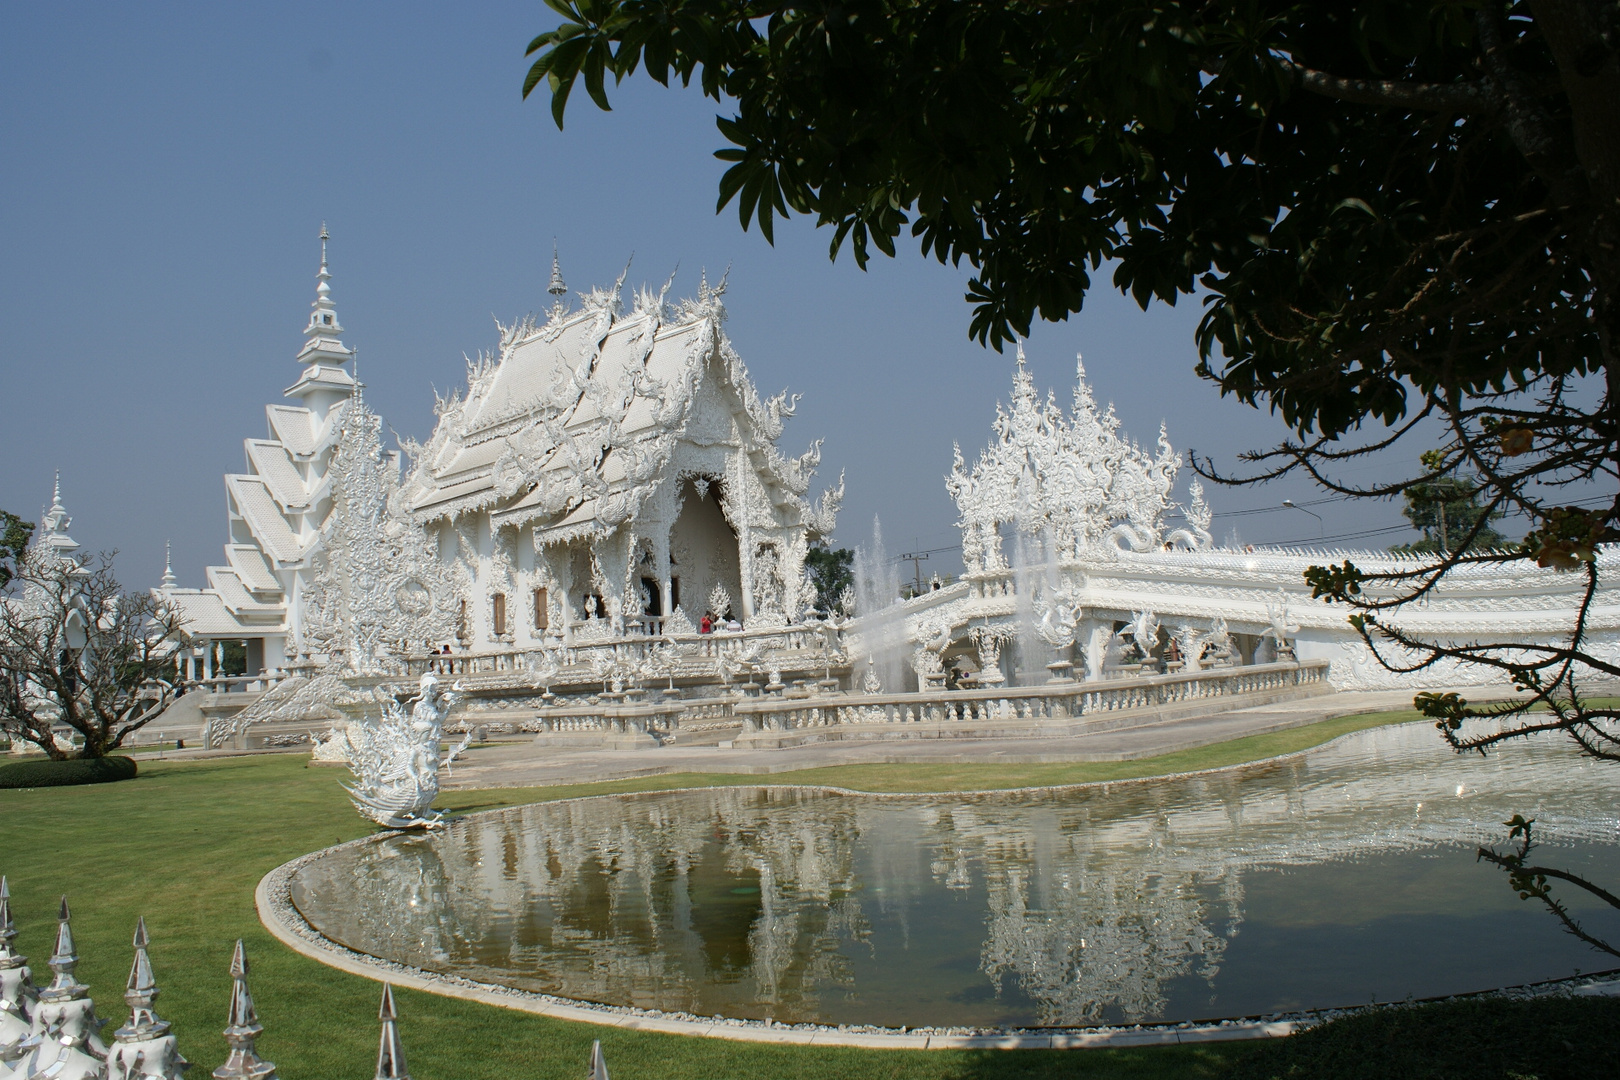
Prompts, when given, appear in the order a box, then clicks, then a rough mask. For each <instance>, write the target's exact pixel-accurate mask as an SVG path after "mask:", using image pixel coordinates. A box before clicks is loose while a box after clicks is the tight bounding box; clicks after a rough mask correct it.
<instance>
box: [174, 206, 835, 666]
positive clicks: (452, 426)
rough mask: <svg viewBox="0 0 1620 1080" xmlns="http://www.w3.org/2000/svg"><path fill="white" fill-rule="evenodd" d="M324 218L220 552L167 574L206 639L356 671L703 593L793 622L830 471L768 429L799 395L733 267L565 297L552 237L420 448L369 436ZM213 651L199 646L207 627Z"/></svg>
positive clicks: (824, 521)
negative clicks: (291, 367)
mask: <svg viewBox="0 0 1620 1080" xmlns="http://www.w3.org/2000/svg"><path fill="white" fill-rule="evenodd" d="M326 240H327V234H326V231H325V229H324V227H323V229H322V232H321V268H320V272H319V274H318V276H317V281H318V285H317V289H316V299H315V302H314V304H313V310H312V312H311V315H310V320H309V324H308V326H307V327H306V328H305V331H304V333H305V337H306V341H305V344H304V347H303V349H302V350H301V351H300V352H299V353H298V356H297V361H298V363H299V364H301V365H303V373H302V375H301V376H300V378H299V379H298V380H297V381H296V382H295V383H294V384H293V385H292V386H291V387H290V388H289V389H288V390H287V391H286V396H287V397H288V398H290V399H292V400H293V401H295V402H296V403H297V404H295V405H270V406H267V407H266V410H265V411H266V414H267V417H268V420H269V431H268V437H267V438H263V439H248V440H245V443H244V446H245V449H246V464H247V467H246V469H245V471H244V472H242V473H238V474H232V475H227V476H226V477H225V488H226V496H227V511H228V522H229V530H230V532H229V543H227V544H226V547H225V556H226V562H225V565H222V566H212V567H209V568H208V587H207V588H205V589H181V588H178V587H177V585H176V583H175V581H174V579H173V575H172V574H169V573H166V574H165V579H164V586H163V590H162V591H163V592H164V594H165V595H166V596H167V597H168V598H169V599H170V600H171V601H172V602H173V603H174V604H176V605H177V606H178V607H179V608H180V609H181V611H182V612H183V613H184V615H185V617H186V620H187V625H188V629H189V630H190V632H191V633H192V634H193V636H194V637H196V638H199V639H202V640H203V641H204V642H207V641H217V640H242V641H246V642H247V656H248V659H247V672H248V673H249V674H254V673H257V672H258V671H260V670H267V671H274V670H275V669H277V668H281V667H287V666H295V665H302V664H308V663H316V664H325V663H328V662H331V661H340V662H341V665H342V666H343V667H344V668H346V669H348V670H350V671H352V672H356V673H361V674H364V673H370V672H380V671H382V670H385V669H389V668H390V664H389V662H388V658H389V657H398V656H400V655H403V654H407V653H418V654H420V653H422V652H424V651H437V650H438V649H439V648H441V647H442V646H444V645H447V644H450V643H451V642H455V643H456V644H457V645H458V646H459V647H460V648H461V649H463V650H466V649H470V650H473V651H490V650H497V651H498V650H502V649H511V648H521V647H531V648H533V647H541V646H546V647H553V648H555V647H561V646H563V645H566V644H572V643H574V642H575V641H576V640H577V641H592V640H602V639H605V638H609V637H615V636H619V635H622V634H625V633H638V632H639V633H644V634H646V633H657V632H659V631H660V630H661V629H662V628H663V626H664V624H665V622H666V621H669V624H670V628H671V629H672V630H685V631H688V632H690V631H691V630H692V629H693V628H694V627H695V623H696V621H697V619H698V618H699V616H701V614H702V613H703V611H704V610H705V609H707V608H711V607H712V608H715V609H716V613H717V614H725V609H730V610H731V611H732V612H733V613H734V614H735V615H737V616H738V617H741V618H743V619H746V620H748V621H749V622H750V624H751V625H753V626H756V627H770V626H783V625H786V623H787V622H788V621H789V619H790V618H792V617H795V616H797V615H798V614H799V613H800V611H801V610H802V609H803V608H804V606H805V605H806V603H807V602H808V600H809V599H810V598H809V597H808V596H807V594H806V590H805V585H804V575H803V567H804V557H805V552H806V549H807V547H808V545H809V544H810V543H811V542H812V541H813V540H814V539H815V538H816V537H818V536H822V535H826V534H829V533H830V532H831V530H832V528H833V524H834V519H835V516H836V513H837V509H838V503H839V500H840V499H841V497H842V493H843V486H842V482H840V484H839V485H838V487H837V488H835V489H833V490H830V491H828V492H826V493H825V494H823V496H822V497H821V498H820V499H819V500H818V501H817V502H815V503H814V504H812V503H811V502H809V501H807V500H806V499H805V497H804V496H805V492H806V490H807V488H808V486H809V483H810V480H811V478H812V476H813V475H814V473H815V468H816V465H817V463H818V461H819V458H820V453H819V443H818V444H815V445H812V446H811V447H810V449H809V450H808V451H807V452H806V453H804V454H802V455H801V456H799V457H797V458H785V457H783V456H782V454H781V453H780V452H779V451H778V450H777V447H776V440H777V439H778V438H779V437H780V435H781V434H782V428H783V424H784V422H785V420H786V419H787V418H788V417H790V416H791V415H792V414H793V405H794V402H795V401H796V400H797V399H796V398H792V397H789V396H788V395H787V394H785V393H784V394H782V395H779V396H777V397H775V398H771V399H769V400H764V399H761V398H760V396H759V394H758V393H757V391H756V390H755V389H754V386H753V383H752V382H751V381H750V379H749V377H748V373H747V371H746V369H745V368H744V367H743V364H742V361H741V359H740V358H739V357H738V356H737V354H736V352H735V351H734V350H733V349H732V347H731V344H730V342H729V341H728V340H727V338H726V336H725V333H724V331H723V329H722V326H723V323H724V320H725V308H724V306H723V304H722V303H721V297H722V295H723V293H724V291H725V289H724V284H723V283H722V285H721V286H720V287H718V288H710V287H709V285H708V283H707V281H706V280H705V281H704V283H703V284H702V286H701V287H700V289H699V293H698V297H697V299H695V300H688V301H684V302H680V303H671V302H669V301H668V300H667V298H666V294H667V292H668V288H669V286H668V284H667V283H666V285H665V286H664V289H663V290H662V291H660V292H657V293H653V292H650V291H647V290H645V289H644V290H642V291H640V292H639V293H638V294H637V295H636V297H635V301H634V303H633V305H632V306H631V308H630V310H629V311H628V312H627V311H626V310H625V307H624V304H623V302H622V299H621V291H622V286H623V278H622V277H621V278H620V280H619V281H618V282H617V283H615V285H614V287H613V288H612V289H609V290H601V289H597V290H593V291H592V292H590V293H589V294H583V295H582V297H581V300H582V303H581V304H580V306H578V307H570V305H569V304H567V303H566V302H565V301H564V299H563V297H564V296H565V295H566V289H565V288H564V285H563V281H562V275H561V273H560V271H559V270H558V268H557V266H556V262H555V259H554V260H553V267H552V279H551V285H550V288H549V290H548V291H550V292H551V293H552V294H553V296H555V297H556V303H555V304H554V305H553V306H552V308H551V310H550V312H549V313H548V315H547V317H546V318H545V319H544V320H543V321H542V320H538V319H535V318H533V317H530V318H527V319H524V320H521V321H519V322H517V323H516V324H514V325H512V326H509V327H502V328H500V341H499V346H498V349H497V351H496V352H495V353H494V354H483V355H480V356H479V358H478V359H477V360H473V361H469V363H468V383H467V388H466V390H465V392H458V393H455V394H453V395H452V396H451V397H450V398H449V399H447V400H445V399H441V400H440V401H439V402H438V405H437V409H436V412H437V414H438V417H439V419H438V424H437V426H436V429H435V431H434V433H433V436H432V438H431V439H429V440H428V442H427V443H426V444H425V445H419V444H417V443H414V442H411V441H409V440H407V441H405V443H404V449H405V452H406V454H408V455H409V456H410V459H411V462H410V469H409V471H408V475H407V476H406V477H405V478H404V480H403V482H402V481H401V478H400V455H399V454H398V453H395V452H389V451H386V450H384V449H383V447H382V441H381V420H380V419H379V418H378V417H377V416H376V415H375V414H373V413H371V412H370V410H368V409H367V408H366V407H365V404H364V401H363V400H362V398H361V387H360V384H359V383H358V382H357V381H356V379H355V375H354V372H353V370H352V366H351V365H352V362H353V360H354V355H355V354H354V352H353V350H351V349H350V348H349V347H348V346H347V345H345V344H344V342H343V340H342V338H341V337H340V336H339V335H341V333H342V332H343V328H342V326H341V325H339V323H338V319H337V312H336V308H335V307H334V305H333V303H332V298H331V286H330V278H331V275H330V273H329V272H328V269H327V262H326ZM205 651H206V650H205Z"/></svg>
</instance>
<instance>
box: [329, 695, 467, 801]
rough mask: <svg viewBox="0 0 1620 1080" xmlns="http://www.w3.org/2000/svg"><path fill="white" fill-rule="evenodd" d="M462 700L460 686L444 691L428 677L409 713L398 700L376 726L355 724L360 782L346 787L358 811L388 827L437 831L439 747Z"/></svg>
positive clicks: (352, 739) (353, 764)
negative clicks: (435, 804) (449, 717)
mask: <svg viewBox="0 0 1620 1080" xmlns="http://www.w3.org/2000/svg"><path fill="white" fill-rule="evenodd" d="M460 700H461V687H460V685H459V684H457V686H456V687H455V688H453V689H451V690H441V689H440V688H439V680H438V679H437V678H436V677H434V676H433V675H431V674H429V675H423V676H422V682H421V684H420V690H419V692H418V694H417V696H416V698H415V701H414V705H413V707H412V709H411V711H410V713H409V714H408V715H407V714H406V712H405V709H404V707H403V706H401V705H400V704H399V703H397V702H395V703H393V704H390V705H389V706H388V708H386V709H385V710H383V714H382V717H381V719H380V720H379V721H378V722H377V723H375V724H356V725H353V726H352V727H351V729H350V731H349V734H348V738H349V743H350V748H349V769H350V770H351V771H352V772H353V773H354V777H355V784H354V786H353V787H350V788H347V790H348V792H349V796H350V798H351V799H352V800H353V801H354V808H355V809H356V810H358V811H360V813H361V815H362V816H364V817H366V818H369V819H370V820H372V821H375V822H376V823H377V824H379V825H381V826H382V827H383V828H385V829H418V828H433V827H436V826H439V825H442V824H443V817H444V815H443V814H442V813H441V812H438V811H434V810H433V809H432V806H433V800H434V799H436V798H438V797H439V770H440V768H441V767H442V766H443V764H444V762H443V761H442V760H441V758H440V756H439V744H440V742H441V741H442V740H443V738H444V720H445V717H446V716H447V715H449V713H450V710H451V708H453V707H454V706H455V704H456V703H457V702H458V701H460Z"/></svg>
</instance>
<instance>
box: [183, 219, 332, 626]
mask: <svg viewBox="0 0 1620 1080" xmlns="http://www.w3.org/2000/svg"><path fill="white" fill-rule="evenodd" d="M327 238H328V237H327V233H326V229H325V227H324V226H323V227H322V229H321V268H320V271H319V273H318V274H317V277H316V281H317V285H316V291H315V302H314V303H313V304H312V305H311V312H310V317H309V324H308V325H307V326H306V327H305V329H304V336H305V342H304V346H303V348H302V349H301V350H300V351H299V353H298V357H297V360H298V363H300V364H301V365H303V371H302V373H301V374H300V376H299V378H298V380H297V382H295V383H294V384H293V385H292V386H291V387H289V388H288V389H287V391H286V396H287V397H288V398H291V399H293V400H294V401H297V402H299V404H297V405H267V406H265V410H264V411H265V418H266V427H267V429H268V437H267V438H262V439H245V440H243V450H244V457H245V465H246V467H245V469H244V470H243V471H242V472H240V473H230V474H227V475H226V476H225V496H226V509H227V518H228V522H229V535H230V538H229V541H228V542H227V543H226V545H225V560H226V561H225V565H223V566H210V567H208V570H207V575H208V587H207V588H204V589H181V588H175V587H173V586H172V585H167V584H166V585H165V587H164V589H163V590H162V591H163V593H164V595H165V596H166V597H167V598H168V599H169V601H170V602H171V603H173V604H174V605H175V607H177V608H178V609H179V610H180V612H181V614H182V615H183V616H184V617H185V620H186V628H187V630H188V631H189V632H190V633H192V634H193V635H196V636H199V637H213V638H254V637H265V636H270V635H281V634H286V633H288V632H289V631H290V630H291V629H292V626H291V624H292V622H293V621H294V615H293V612H292V611H291V608H290V604H289V593H290V592H292V591H293V577H294V574H295V573H296V572H297V571H298V570H300V569H302V568H304V567H307V566H308V560H309V559H310V558H311V556H313V555H314V553H315V552H316V551H317V550H318V549H319V547H320V545H321V536H322V529H323V526H324V524H325V519H326V517H327V515H328V514H329V513H330V510H331V497H330V484H329V481H328V479H327V470H328V467H329V466H330V464H331V459H332V454H333V452H334V450H335V449H336V446H337V441H338V434H339V429H340V427H341V425H342V422H343V416H344V414H345V412H346V411H347V408H348V405H349V398H350V397H351V395H352V394H353V393H354V391H355V389H356V386H357V384H356V382H355V379H354V376H353V375H352V374H351V373H350V372H349V371H348V370H347V369H346V368H345V367H344V366H343V365H344V364H346V363H347V362H348V361H351V360H353V359H354V351H353V350H352V349H350V348H349V347H348V346H346V345H345V344H344V343H343V341H342V338H341V337H340V336H339V335H341V334H342V332H343V327H342V325H341V324H340V323H339V322H338V318H337V310H336V308H335V307H334V306H333V303H332V289H331V278H332V275H331V273H330V271H329V270H328V269H327V262H326V241H327Z"/></svg>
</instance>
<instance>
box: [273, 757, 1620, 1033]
mask: <svg viewBox="0 0 1620 1080" xmlns="http://www.w3.org/2000/svg"><path fill="white" fill-rule="evenodd" d="M1335 741H1337V740H1335ZM1289 756H1292V755H1289ZM1144 779H1146V778H1144ZM1154 779H1162V778H1154ZM1111 782H1112V783H1119V782H1120V781H1111ZM1127 782H1128V781H1127ZM746 786H755V785H746ZM757 786H760V787H777V788H781V789H788V790H801V791H817V792H827V793H835V794H840V795H846V794H847V795H873V794H878V793H875V792H864V791H863V792H851V791H846V790H844V789H840V788H830V787H820V786H812V785H803V784H795V785H787V784H775V785H773V784H760V785H757ZM1065 786H1068V785H1065ZM1084 786H1088V787H1089V786H1091V785H1084ZM678 790H682V791H685V790H690V789H684V788H683V789H678ZM1024 790H1026V791H1032V790H1051V789H1044V788H1043V789H1024ZM656 794H660V793H659V792H633V793H625V794H618V795H588V796H583V797H582V798H588V799H623V798H646V797H648V796H650V795H656ZM882 794H883V795H886V796H888V797H891V798H894V797H898V798H919V797H927V796H925V795H923V794H921V793H910V792H907V793H899V792H892V793H890V792H885V793H882ZM936 794H938V793H936ZM953 794H981V795H982V794H991V793H990V792H956V793H953ZM994 794H998V795H1005V794H1008V792H1006V791H1001V792H995V793H994ZM570 801H575V800H566V799H558V800H553V802H570ZM524 805H533V804H524ZM546 805H551V803H547V804H546ZM520 808H521V807H518V806H507V807H500V808H498V809H493V810H484V811H480V812H478V813H476V814H467V815H464V816H463V817H460V818H457V819H456V821H458V822H459V821H465V820H470V819H471V818H474V817H484V816H487V815H491V814H505V813H511V812H512V811H514V810H518V809H520ZM450 827H452V828H453V827H454V825H453V824H452V825H451V826H450ZM397 835H399V834H398V833H394V832H384V833H377V834H375V835H372V836H366V837H361V838H360V839H358V840H350V841H348V842H347V843H343V844H337V845H334V846H332V847H328V848H322V849H321V850H319V851H312V852H310V853H309V854H307V855H301V856H299V857H298V858H296V859H293V860H292V861H291V862H286V863H283V864H282V865H280V866H278V867H276V868H275V869H274V870H271V871H270V872H269V873H268V874H266V875H265V876H264V877H263V878H261V879H260V880H259V884H258V886H257V888H255V890H254V894H253V899H254V905H255V907H256V908H257V910H258V914H259V921H260V922H261V923H263V924H264V926H265V929H267V930H269V931H270V933H271V934H272V935H274V936H275V937H276V939H277V940H279V941H280V942H281V943H282V944H284V945H286V946H287V947H288V948H290V949H292V950H293V951H294V952H297V953H301V954H302V955H304V956H307V957H310V958H311V959H314V960H318V961H320V962H321V963H323V964H326V965H327V966H329V967H334V968H337V969H338V970H340V971H347V972H349V973H350V974H352V975H359V976H362V977H363V978H368V979H375V980H377V981H379V982H391V983H393V984H395V985H396V986H405V987H409V988H411V989H415V990H423V991H426V992H427V993H430V994H441V995H444V996H446V997H454V998H462V999H465V1000H468V1001H477V1002H481V1003H483V1004H486V1005H494V1006H497V1007H499V1008H504V1009H516V1010H518V1011H520V1012H529V1013H536V1014H539V1015H541V1016H549V1017H552V1018H554V1019H558V1020H571V1021H575V1022H578V1023H586V1024H602V1025H606V1026H610V1027H620V1028H626V1029H629V1030H634V1031H650V1032H659V1033H663V1034H670V1035H696V1036H703V1037H706V1038H719V1039H731V1040H737V1041H742V1042H764V1043H783V1044H797V1045H801V1046H810V1045H814V1046H859V1047H866V1048H869V1049H894V1050H987V1049H994V1050H1080V1049H1089V1048H1104V1047H1121V1046H1173V1045H1180V1044H1191V1043H1208V1042H1227V1041H1235V1040H1240V1039H1267V1038H1276V1037H1279V1036H1284V1035H1292V1034H1293V1033H1294V1032H1296V1031H1302V1030H1304V1029H1306V1028H1310V1027H1315V1026H1316V1025H1318V1024H1322V1023H1325V1022H1327V1021H1329V1020H1333V1019H1337V1018H1338V1017H1341V1016H1350V1015H1353V1014H1355V1013H1360V1012H1366V1011H1368V1010H1370V1009H1378V1008H1389V1007H1391V1006H1410V1005H1419V1004H1425V1003H1428V1002H1438V1001H1456V1000H1462V999H1466V998H1479V997H1507V998H1526V997H1542V996H1547V995H1556V994H1582V995H1585V994H1605V995H1616V996H1620V969H1616V970H1613V971H1604V972H1596V973H1593V974H1590V975H1582V976H1578V977H1575V978H1570V979H1556V980H1551V981H1548V982H1543V983H1532V984H1529V985H1525V986H1514V987H1505V988H1502V989H1498V990H1485V991H1479V992H1476V993H1470V994H1457V995H1449V996H1446V997H1438V998H1424V999H1420V1000H1416V1001H1405V1002H1374V1003H1371V1004H1367V1005H1356V1006H1351V1007H1347V1008H1333V1009H1313V1010H1303V1011H1298V1012H1288V1013H1276V1014H1271V1015H1264V1016H1239V1017H1229V1018H1224V1019H1212V1020H1195V1021H1186V1022H1181V1023H1162V1024H1134V1025H1121V1026H1100V1027H1077V1028H978V1027H938V1028H933V1027H918V1028H885V1027H869V1026H861V1025H853V1024H838V1025H829V1024H779V1023H776V1022H775V1021H771V1020H743V1019H738V1018H735V1017H723V1016H708V1017H705V1016H695V1015H692V1014H690V1013H684V1012H664V1011H661V1010H654V1009H640V1008H635V1007H633V1006H625V1005H601V1004H596V1003H592V1002H587V1001H578V1000H574V999H571V998H563V997H557V996H554V995H551V994H541V993H536V992H534V991H530V990H518V989H514V988H512V987H508V986H500V985H497V984H494V983H485V982H479V981H477V980H474V979H467V978H464V977H462V976H459V975H447V974H442V973H439V972H433V971H426V970H423V969H422V968H418V967H412V966H410V965H407V964H400V963H397V962H395V961H392V960H384V959H380V958H378V957H375V956H371V955H368V954H366V953H362V952H357V951H355V950H353V949H350V948H348V947H346V946H343V945H340V944H338V943H337V942H335V941H333V940H331V939H330V938H328V937H326V936H325V935H323V934H322V933H321V932H320V931H318V930H316V929H315V928H314V927H313V926H311V925H310V924H309V922H308V920H306V919H305V918H304V916H303V914H302V913H301V912H299V911H298V909H297V907H296V906H295V905H294V904H293V902H292V880H293V877H294V875H295V874H297V872H298V871H299V870H300V869H302V868H303V867H305V866H307V865H309V864H310V863H312V862H315V861H316V860H318V859H322V858H325V857H326V856H328V855H330V854H332V853H333V852H336V851H342V850H344V849H345V848H351V847H357V846H360V845H365V844H377V843H383V842H386V841H387V840H390V839H392V838H393V837H394V836H397Z"/></svg>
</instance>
